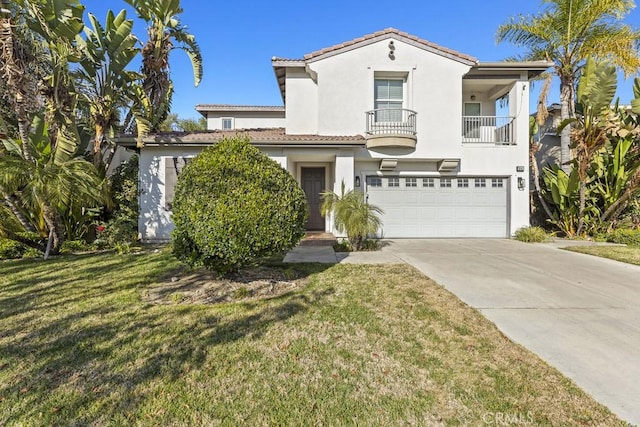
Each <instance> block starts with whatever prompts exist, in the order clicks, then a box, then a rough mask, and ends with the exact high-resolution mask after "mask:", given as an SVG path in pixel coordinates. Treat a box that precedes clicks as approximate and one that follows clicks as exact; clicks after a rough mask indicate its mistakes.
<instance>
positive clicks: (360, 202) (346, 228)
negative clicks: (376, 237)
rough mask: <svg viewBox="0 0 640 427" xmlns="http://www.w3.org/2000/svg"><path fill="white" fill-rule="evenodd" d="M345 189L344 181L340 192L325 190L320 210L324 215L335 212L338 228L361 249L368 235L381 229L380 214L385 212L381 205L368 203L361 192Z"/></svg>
mask: <svg viewBox="0 0 640 427" xmlns="http://www.w3.org/2000/svg"><path fill="white" fill-rule="evenodd" d="M345 189H346V187H345V183H344V181H342V184H341V188H340V194H336V193H334V192H333V191H331V190H326V191H323V192H322V193H321V197H322V206H321V207H320V212H321V214H322V216H324V217H326V216H328V215H330V214H333V221H334V227H335V228H336V230H337V231H338V232H340V233H346V234H347V239H349V243H351V246H352V247H353V248H355V250H357V251H359V250H361V249H362V247H363V244H364V242H365V240H366V239H367V237H368V236H370V235H372V234H375V233H376V232H377V231H378V229H380V226H381V225H382V222H381V221H380V217H379V216H378V215H380V214H382V213H383V212H382V209H380V208H379V207H377V206H375V205H371V204H369V203H367V202H366V201H365V200H364V194H362V193H361V192H359V191H355V190H353V189H351V190H348V191H345Z"/></svg>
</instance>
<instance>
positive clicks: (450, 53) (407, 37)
mask: <svg viewBox="0 0 640 427" xmlns="http://www.w3.org/2000/svg"><path fill="white" fill-rule="evenodd" d="M388 35H393V36H396V38H398V39H401V40H402V39H404V41H409V42H414V44H415V43H417V44H419V45H422V46H423V47H425V48H427V49H429V50H431V51H433V52H436V53H440V54H442V55H443V56H447V57H453V58H458V59H459V60H462V61H465V62H471V63H477V62H478V60H477V59H476V58H474V57H473V56H470V55H466V54H464V53H461V52H457V51H455V50H452V49H448V48H446V47H443V46H440V45H437V44H435V43H431V42H430V41H427V40H424V39H421V38H419V37H416V36H412V35H411V34H409V33H405V32H403V31H400V30H397V29H395V28H387V29H384V30H382V31H377V32H375V33H371V34H367V35H364V36H362V37H358V38H355V39H353V40H349V41H347V42H343V43H339V44H336V45H334V46H331V47H327V48H324V49H320V50H316V51H315V52H311V53H309V54H307V55H305V56H304V59H305V60H310V59H315V58H317V57H320V56H323V55H326V54H329V53H333V52H336V51H338V50H341V49H344V48H347V47H350V46H354V45H357V44H360V43H363V42H373V41H375V40H376V39H379V38H383V37H384V36H388Z"/></svg>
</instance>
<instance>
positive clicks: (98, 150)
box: [93, 124, 104, 170]
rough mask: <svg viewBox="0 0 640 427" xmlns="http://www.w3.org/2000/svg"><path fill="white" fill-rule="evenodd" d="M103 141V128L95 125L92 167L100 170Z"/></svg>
mask: <svg viewBox="0 0 640 427" xmlns="http://www.w3.org/2000/svg"><path fill="white" fill-rule="evenodd" d="M103 139H104V127H103V126H102V125H100V124H96V136H95V139H94V140H93V165H94V166H95V167H96V169H98V170H100V167H101V166H102V140H103Z"/></svg>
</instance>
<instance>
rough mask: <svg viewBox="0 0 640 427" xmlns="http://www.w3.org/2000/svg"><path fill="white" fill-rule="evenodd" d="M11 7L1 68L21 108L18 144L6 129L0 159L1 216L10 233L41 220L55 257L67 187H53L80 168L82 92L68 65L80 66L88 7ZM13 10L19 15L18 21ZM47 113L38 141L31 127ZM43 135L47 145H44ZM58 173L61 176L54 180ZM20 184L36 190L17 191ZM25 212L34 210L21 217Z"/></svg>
mask: <svg viewBox="0 0 640 427" xmlns="http://www.w3.org/2000/svg"><path fill="white" fill-rule="evenodd" d="M12 7H13V9H10V10H9V11H10V12H11V13H9V14H8V15H4V16H2V17H1V19H0V59H1V61H0V68H1V71H2V75H3V78H4V79H5V81H4V88H5V93H6V95H8V96H9V98H10V102H11V104H12V105H14V106H15V108H16V121H17V124H18V137H19V138H18V140H17V141H16V140H13V139H11V138H10V136H9V135H8V134H7V133H6V132H4V135H5V136H4V137H3V144H4V147H5V151H6V152H5V154H3V156H2V157H3V158H2V161H3V164H4V165H5V166H6V167H5V168H4V169H3V170H2V175H3V178H2V181H3V182H2V184H0V187H2V188H1V190H2V193H3V201H4V202H3V206H4V209H3V210H4V211H5V213H8V214H9V217H4V218H3V220H4V221H3V222H4V226H3V229H4V231H3V232H7V231H9V232H12V231H13V230H14V229H15V228H18V229H23V230H29V228H30V227H29V225H28V224H27V222H28V221H31V220H33V218H42V221H43V224H44V227H46V228H47V230H48V235H49V245H48V247H51V246H52V245H53V250H54V252H55V251H57V250H59V248H60V245H61V244H62V238H61V236H62V233H61V231H60V230H61V223H60V212H59V210H58V208H59V206H57V205H56V202H58V201H59V200H57V199H56V192H57V191H62V190H64V187H63V188H61V189H54V188H48V187H50V186H55V185H56V183H60V182H64V181H65V180H66V179H67V178H68V177H66V176H64V175H65V174H66V173H67V172H69V171H72V170H74V169H75V164H73V163H68V162H69V161H70V159H71V157H72V156H73V155H74V154H75V153H76V151H77V148H78V145H79V144H80V134H79V132H78V129H77V127H76V123H75V119H76V117H75V113H76V105H77V94H76V92H75V89H74V86H73V81H72V79H71V77H70V73H69V64H70V63H72V62H77V61H78V51H77V49H76V46H75V44H74V43H75V39H76V36H77V34H78V33H79V32H80V31H81V30H82V28H83V27H84V24H83V22H82V15H83V12H84V6H82V5H81V4H80V3H79V2H78V1H77V0H66V1H59V0H15V2H13V4H12ZM3 13H4V12H3ZM13 13H15V14H17V17H15V18H14V17H13ZM14 19H15V21H16V22H17V23H20V24H21V29H22V30H24V31H25V33H24V34H19V35H18V32H17V28H18V25H14V22H13V21H14ZM33 46H38V49H40V50H38V51H37V53H38V55H39V57H38V63H40V64H44V67H42V69H43V70H44V71H45V72H41V73H37V72H36V73H34V72H33V67H32V66H31V65H30V64H29V62H30V60H31V59H33V57H34V52H36V50H35V49H33ZM40 71H42V70H40ZM42 100H44V102H42ZM43 109H44V112H45V114H46V116H45V117H46V122H48V123H49V124H48V125H47V126H45V125H38V126H36V127H34V129H35V131H34V135H35V138H36V140H35V141H33V140H32V137H31V135H30V126H31V124H32V122H34V123H35V121H36V120H37V121H39V122H40V123H42V122H44V121H45V119H44V118H43V117H37V116H36V114H39V113H40V111H41V110H43ZM34 117H35V118H34ZM41 129H45V131H41ZM45 133H46V140H47V141H46V142H47V143H44V142H43V140H44V139H45V136H44V134H45ZM16 147H18V149H16ZM44 159H46V160H44ZM20 163H21V164H20ZM66 166H68V167H66ZM58 172H59V173H61V174H62V175H63V176H60V177H55V176H53V174H54V173H58ZM12 174H13V176H12ZM22 185H26V186H27V188H31V189H32V190H34V193H30V194H25V193H24V192H22V191H18V189H19V188H20V187H21V186H22ZM36 202H37V203H36ZM27 208H28V209H29V210H27V211H26V212H24V210H26V209H27ZM25 213H26V214H28V215H25ZM32 225H42V223H40V224H33V221H32ZM5 226H6V227H5ZM36 228H38V227H36ZM14 237H15V238H19V237H20V236H19V235H15V236H14ZM47 252H48V250H47Z"/></svg>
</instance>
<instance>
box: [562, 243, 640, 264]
mask: <svg viewBox="0 0 640 427" xmlns="http://www.w3.org/2000/svg"><path fill="white" fill-rule="evenodd" d="M564 249H566V250H568V251H573V252H580V253H582V254H589V255H595V256H599V257H602V258H609V259H613V260H616V261H621V262H626V263H628V264H636V265H640V246H571V247H568V248H564Z"/></svg>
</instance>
